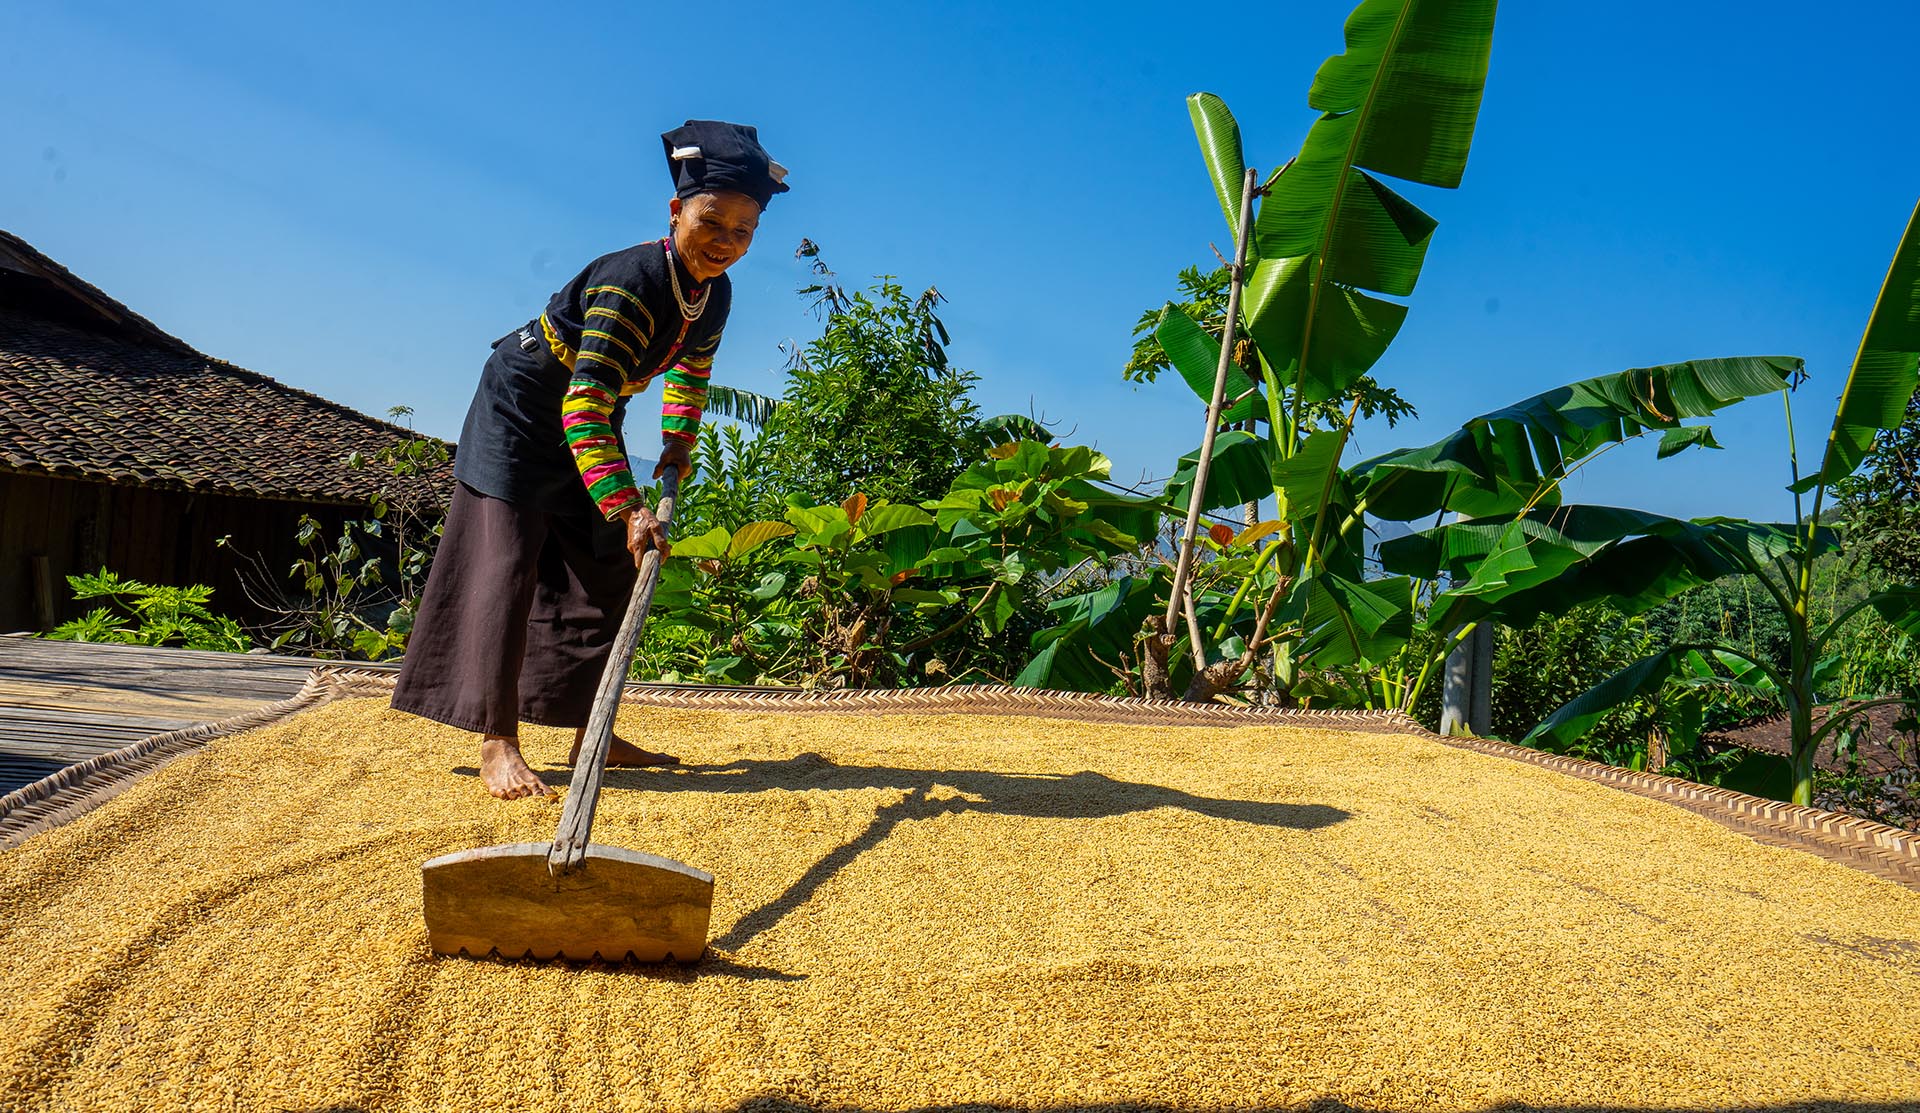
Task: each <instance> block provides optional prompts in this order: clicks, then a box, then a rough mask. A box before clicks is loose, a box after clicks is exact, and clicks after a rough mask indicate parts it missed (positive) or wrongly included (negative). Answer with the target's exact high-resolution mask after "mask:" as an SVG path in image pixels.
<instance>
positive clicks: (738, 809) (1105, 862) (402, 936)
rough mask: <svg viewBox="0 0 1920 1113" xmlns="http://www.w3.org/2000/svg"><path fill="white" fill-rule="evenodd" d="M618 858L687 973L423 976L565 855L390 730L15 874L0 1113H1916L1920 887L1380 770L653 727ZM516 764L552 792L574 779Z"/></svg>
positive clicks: (1030, 736) (1427, 775)
mask: <svg viewBox="0 0 1920 1113" xmlns="http://www.w3.org/2000/svg"><path fill="white" fill-rule="evenodd" d="M621 732H622V734H623V735H624V736H626V737H628V738H632V739H635V740H637V741H642V742H644V743H647V744H650V745H660V744H664V745H667V746H669V747H671V748H673V749H676V750H677V751H678V752H679V753H680V754H681V756H682V757H683V758H684V759H685V760H686V761H687V762H688V765H687V767H685V768H682V769H678V770H672V771H653V770H631V771H626V770H614V771H611V772H610V773H609V775H608V784H607V789H606V791H605V794H604V796H603V799H602V803H601V806H600V812H599V820H598V823H597V826H596V828H595V831H594V834H595V837H596V841H600V842H606V843H611V844H614V845H618V846H625V847H630V848H635V849H643V850H649V851H653V852H656V853H660V854H665V855H667V856H669V857H673V858H677V859H680V860H682V861H685V862H689V863H692V864H694V865H697V866H700V867H702V868H705V869H708V870H710V871H712V872H713V873H714V874H715V875H717V878H718V881H717V896H716V903H715V906H714V916H713V930H714V942H713V946H712V949H711V951H710V952H709V957H708V959H707V961H705V962H704V963H702V964H701V965H699V966H697V967H692V968H678V967H673V968H658V967H655V968H620V967H610V966H606V965H602V964H592V965H584V966H582V965H574V966H541V965H536V964H531V963H502V962H497V961H494V962H479V961H471V960H465V959H443V958H435V957H432V956H430V955H429V954H428V952H427V948H426V942H425V931H424V928H423V927H422V924H421V919H420V907H419V899H420V882H419V872H418V871H419V866H420V863H421V862H423V861H424V860H426V859H427V858H430V857H433V856H435V855H438V854H442V853H445V852H447V851H451V850H458V849H462V848H465V847H472V846H480V845H485V844H491V843H502V842H513V841H519V840H529V841H532V840H538V839H541V838H545V837H550V836H551V832H552V829H553V824H554V822H555V820H556V819H557V818H558V814H559V806H558V805H557V804H555V803H549V802H544V801H515V802H512V803H499V802H495V801H493V800H491V799H489V798H487V797H486V796H485V795H484V792H483V790H482V789H481V787H480V785H479V783H478V781H477V779H476V778H475V776H474V775H473V773H474V771H473V769H472V766H473V764H474V757H475V755H474V752H473V751H474V745H473V740H472V736H470V735H467V734H463V733H461V732H458V731H454V730H451V729H444V728H440V727H437V726H434V725H432V724H429V723H425V722H423V721H420V720H417V719H411V718H407V717H405V716H401V715H397V714H395V713H393V712H391V711H388V710H386V709H385V707H384V706H383V705H382V704H381V703H380V702H378V701H371V700H356V701H349V702H344V703H337V704H333V705H330V706H327V707H324V708H321V709H319V710H316V711H313V712H309V713H306V714H303V715H300V716H297V717H295V718H293V719H291V720H289V721H287V722H285V723H283V724H280V725H278V726H276V727H273V728H269V729H266V730H261V731H258V732H255V733H251V734H246V735H238V736H235V737H232V738H228V739H224V740H221V741H219V742H216V743H214V744H213V745H212V746H211V747H210V748H209V749H208V750H206V751H205V752H203V753H199V754H196V755H194V756H192V757H189V758H186V759H183V760H181V761H178V762H176V763H174V764H172V765H170V766H168V767H167V768H166V769H164V770H163V771H162V772H160V773H159V774H157V775H155V776H153V777H150V778H148V779H147V780H146V781H144V782H142V783H141V784H140V785H139V786H137V787H135V788H134V789H133V790H131V791H129V792H128V793H127V794H125V795H123V796H121V797H119V798H118V799H116V800H114V801H112V802H111V803H109V804H107V805H106V806H105V807H104V808H102V809H101V810H99V811H97V812H94V813H93V814H91V815H89V816H87V817H86V818H84V819H82V820H80V821H79V822H77V823H75V824H73V825H70V826H68V827H66V828H62V829H60V830H57V831H54V832H51V833H48V834H45V835H42V836H39V837H37V838H35V839H34V840H32V841H31V842H29V843H28V844H27V845H26V846H24V847H23V848H21V849H19V850H17V851H13V852H10V853H6V854H4V855H0V976H3V981H4V989H5V993H4V994H3V995H0V1109H7V1110H11V1109H16V1108H18V1109H69V1108H70V1109H87V1110H96V1109H98V1110H175V1109H221V1110H226V1109H244V1110H252V1109H297V1110H348V1109H351V1110H449V1111H452V1110H463V1111H464V1110H480V1109H501V1110H508V1109H511V1110H614V1109H661V1110H713V1111H728V1110H739V1109H742V1108H753V1109H761V1108H764V1109H773V1110H796V1109H814V1108H828V1109H835V1110H907V1109H922V1108H925V1107H930V1106H933V1107H950V1106H965V1107H968V1108H986V1109H995V1110H1004V1109H1029V1108H1048V1109H1071V1110H1077V1111H1085V1110H1090V1109H1097V1108H1109V1107H1113V1106H1131V1105H1135V1104H1138V1105H1144V1106H1150V1107H1153V1108H1155V1109H1161V1110H1197V1109H1208V1110H1213V1109H1253V1108H1262V1109H1272V1108H1276V1107H1289V1106H1293V1105H1300V1104H1310V1103H1314V1102H1316V1101H1318V1102H1322V1103H1326V1104H1332V1103H1335V1102H1340V1103H1346V1104H1347V1105H1348V1106H1351V1107H1357V1108H1360V1109H1367V1110H1375V1109H1407V1110H1414V1109H1419V1110H1427V1109H1482V1108H1486V1107H1489V1106H1496V1105H1502V1104H1503V1103H1505V1104H1510V1105H1515V1106H1526V1105H1553V1106H1560V1107H1565V1106H1586V1107H1592V1106H1605V1107H1608V1108H1619V1107H1621V1106H1622V1105H1626V1106H1635V1105H1641V1104H1645V1105H1648V1106H1652V1107H1666V1108H1675V1107H1690V1108H1700V1107H1703V1106H1708V1107H1728V1106H1757V1105H1763V1104H1771V1103H1777V1102H1782V1101H1813V1100H1826V1099H1833V1100H1838V1099H1851V1100H1853V1101H1863V1102H1864V1101H1879V1102H1889V1103H1896V1104H1897V1103H1900V1102H1902V1101H1914V1100H1917V1099H1920V893H1915V892H1912V891H1909V890H1906V889H1903V888H1900V887H1898V886H1895V885H1893V884H1890V883H1888V882H1885V881H1880V880H1876V879H1874V878H1872V877H1869V876H1866V875H1864V874H1860V873H1857V872H1853V871H1850V870H1848V869H1845V868H1843V867H1840V866H1837V865H1833V864H1830V863H1828V862H1825V861H1822V860H1820V859H1817V858H1815V857H1813V856H1811V855H1808V854H1805V853H1800V852H1796V851H1789V850H1782V849H1776V848H1770V847H1765V846H1761V845H1758V844H1756V843H1753V842H1751V841H1749V840H1747V839H1745V838H1742V837H1740V836H1738V835H1736V834H1733V833H1731V832H1729V831H1727V830H1725V829H1723V828H1721V827H1718V826H1716V825H1714V824H1712V823H1710V822H1708V821H1707V820H1705V819H1701V818H1698V817H1696V816H1693V815H1691V814H1688V813H1686V812H1683V811H1680V810H1678V809H1675V808H1672V807H1669V806H1667V805H1663V804H1660V803H1657V802H1654V801H1650V800H1645V799H1641V798H1638V797H1634V796H1630V795H1626V794H1624V793H1620V792H1618V791H1615V790H1611V789H1607V788H1604V787H1600V786H1597V785H1593V784H1588V783H1584V782H1580V781H1576V780H1572V779H1569V778H1566V777H1563V776H1559V775H1556V774H1554V773H1551V772H1547V771H1544V770H1540V769H1536V768H1532V767H1528V766H1525V765H1521V764H1517V763H1511V762H1505V761H1501V760H1499V759H1496V758H1490V757H1485V756H1481V755H1477V754H1473V753H1469V752H1465V751H1461V750H1457V749H1452V748H1449V747H1446V746H1443V745H1441V744H1439V743H1437V742H1435V741H1432V740H1429V739H1424V738H1414V737H1406V736H1399V735H1374V734H1359V733H1342V732H1332V731H1308V730H1291V729H1277V728H1244V729H1234V730H1221V729H1210V728H1161V727H1155V728H1140V727H1128V726H1090V725H1080V724H1074V723H1066V722H1060V721H1053V720H1041V719H1019V718H993V717H969V716H924V717H908V716H874V717H859V716H848V715H824V714H780V713H768V714H735V713H713V712H705V713H696V712H674V711H662V710H638V709H628V710H627V711H626V712H625V713H624V714H623V716H622V718H621ZM567 741H568V739H567V737H566V736H564V735H563V734H562V733H561V732H559V731H532V732H530V733H529V735H528V738H527V743H528V752H529V757H530V760H532V761H533V762H534V764H535V766H536V768H540V769H542V770H543V772H545V773H547V774H550V780H553V781H555V782H556V783H557V782H560V781H562V780H563V779H564V776H565V772H564V770H562V769H560V768H559V767H557V766H554V765H551V764H550V763H552V762H554V761H557V760H558V759H560V758H562V757H563V756H564V755H565V751H566V744H567Z"/></svg>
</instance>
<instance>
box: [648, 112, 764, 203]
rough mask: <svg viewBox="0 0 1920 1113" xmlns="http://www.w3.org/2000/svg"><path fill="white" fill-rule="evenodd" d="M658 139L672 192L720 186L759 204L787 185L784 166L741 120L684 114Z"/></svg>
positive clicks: (686, 194) (702, 190)
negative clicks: (681, 120) (684, 117)
mask: <svg viewBox="0 0 1920 1113" xmlns="http://www.w3.org/2000/svg"><path fill="white" fill-rule="evenodd" d="M660 142H661V143H662V144H664V145H665V146H666V150H667V166H668V168H669V169H671V170H672V171H673V190H674V195H675V196H677V197H680V198H683V199H684V198H687V197H691V196H693V195H694V194H696V193H705V192H707V191H709V190H715V189H726V190H732V191H733V192H735V193H744V194H746V195H747V196H748V197H751V198H753V199H754V201H755V202H757V203H758V204H759V206H760V207H761V208H763V209H764V208H766V207H767V202H768V201H770V200H772V198H773V195H774V194H776V193H785V192H786V191H787V185H786V177H787V168H786V167H784V166H782V165H780V164H779V163H777V162H775V161H773V160H772V159H770V158H768V157H767V151H766V148H764V147H762V146H761V145H760V133H759V132H757V131H755V130H754V129H753V128H752V127H749V126H747V125H746V124H729V123H725V122H723V121H720V120H688V121H687V122H686V125H685V126H684V127H677V128H674V129H673V130H672V131H669V132H666V133H664V134H662V135H661V136H660Z"/></svg>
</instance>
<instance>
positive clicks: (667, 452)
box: [653, 437, 693, 483]
mask: <svg viewBox="0 0 1920 1113" xmlns="http://www.w3.org/2000/svg"><path fill="white" fill-rule="evenodd" d="M669 466H672V467H675V468H678V469H680V482H682V483H685V482H686V481H687V477H688V476H690V475H692V474H693V452H692V450H691V449H689V448H688V447H687V442H686V441H683V440H681V439H679V438H678V437H662V438H661V439H660V462H659V463H658V464H655V465H654V466H653V477H654V478H655V479H658V478H660V477H661V476H663V475H665V474H667V468H668V467H669Z"/></svg>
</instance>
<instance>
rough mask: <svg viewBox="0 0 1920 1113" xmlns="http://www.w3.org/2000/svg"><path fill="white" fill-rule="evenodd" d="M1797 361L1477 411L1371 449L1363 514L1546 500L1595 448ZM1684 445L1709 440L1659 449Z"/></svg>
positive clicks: (1750, 363) (1684, 370)
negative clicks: (1417, 436)
mask: <svg viewBox="0 0 1920 1113" xmlns="http://www.w3.org/2000/svg"><path fill="white" fill-rule="evenodd" d="M1803 366H1804V362H1803V361H1802V360H1800V359H1797V358H1794V357H1791V356H1735V357H1732V358H1729V359H1696V360H1689V361H1687V362H1685V363H1670V364H1666V365H1664V366H1660V367H1640V368H1634V369H1632V370H1628V371H1618V372H1615V373H1613V374H1611V375H1601V376H1598V377H1596V378H1592V379H1585V380H1583V381H1581V382H1577V383H1573V384H1570V385H1568V386H1563V387H1557V388H1555V389H1553V390H1550V391H1547V392H1545V393H1543V394H1536V395H1534V396H1533V397H1531V398H1527V399H1524V400H1522V401H1519V402H1516V403H1514V404H1513V405H1511V406H1507V407H1504V408H1502V409H1498V410H1494V411H1493V412H1491V413H1485V414H1481V415H1480V416H1479V417H1475V418H1473V419H1471V420H1469V421H1467V422H1466V423H1465V424H1464V425H1462V426H1461V427H1460V429H1459V430H1458V431H1457V432H1454V433H1452V434H1451V435H1449V436H1447V437H1446V438H1445V439H1443V440H1440V441H1436V442H1435V443H1433V444H1430V445H1427V446H1426V447H1425V448H1404V449H1399V450H1397V451H1394V452H1389V453H1387V454H1386V455H1384V456H1377V457H1375V458H1373V459H1371V460H1367V461H1364V462H1362V463H1360V464H1357V465H1355V466H1354V468H1353V469H1352V473H1351V474H1352V475H1353V476H1354V478H1355V481H1356V484H1357V486H1358V491H1357V494H1358V495H1359V496H1360V497H1362V498H1364V499H1365V500H1366V505H1367V511H1368V513H1371V514H1372V515H1374V516H1375V517H1377V518H1386V519H1391V520H1394V521H1410V520H1413V519H1415V518H1424V517H1426V516H1428V515H1430V514H1435V513H1438V512H1439V511H1441V510H1451V511H1455V512H1457V513H1461V514H1466V515H1468V516H1469V517H1475V518H1479V517H1488V516H1493V515H1502V514H1504V515H1508V516H1511V515H1513V514H1516V513H1518V512H1519V511H1520V510H1521V509H1522V508H1524V507H1526V506H1529V505H1536V506H1555V505H1558V503H1559V502H1560V492H1559V479H1560V477H1562V476H1564V475H1565V474H1566V473H1567V472H1568V471H1570V470H1571V469H1572V468H1573V466H1574V465H1575V464H1577V463H1579V462H1580V461H1581V460H1583V459H1585V458H1586V457H1588V456H1590V455H1592V454H1593V453H1594V452H1596V451H1598V450H1599V449H1601V448H1603V447H1605V446H1607V445H1609V444H1616V443H1619V442H1620V441H1624V440H1626V439H1627V438H1629V437H1633V436H1637V435H1639V434H1640V433H1643V432H1645V431H1647V430H1649V429H1666V430H1674V429H1680V428H1686V427H1683V426H1681V424H1680V423H1681V421H1682V420H1683V419H1687V418H1697V417H1705V416H1707V415H1709V414H1712V413H1715V412H1716V411H1718V410H1720V409H1722V408H1724V407H1726V406H1729V405H1732V404H1733V403H1735V402H1738V401H1740V400H1741V399H1743V398H1750V397H1752V396H1754V395H1757V394H1766V393H1771V392H1773V391H1778V390H1784V389H1785V388H1786V386H1787V384H1788V383H1789V382H1791V381H1792V380H1794V379H1795V378H1796V377H1797V376H1798V375H1799V374H1800V371H1801V368H1802V367H1803ZM1693 428H1698V427H1693ZM1687 443H1700V444H1702V445H1707V444H1710V443H1711V442H1710V441H1708V440H1707V439H1705V438H1704V437H1702V436H1701V435H1700V434H1695V433H1689V434H1687V435H1685V436H1683V437H1682V438H1676V439H1675V441H1674V442H1673V443H1672V444H1667V445H1663V448H1667V449H1670V450H1677V448H1675V446H1676V445H1677V446H1679V447H1684V446H1685V444H1687ZM1669 454H1671V451H1669Z"/></svg>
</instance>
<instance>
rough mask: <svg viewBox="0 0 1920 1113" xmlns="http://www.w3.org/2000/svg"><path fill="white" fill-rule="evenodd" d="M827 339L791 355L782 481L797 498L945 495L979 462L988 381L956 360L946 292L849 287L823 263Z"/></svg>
mask: <svg viewBox="0 0 1920 1113" xmlns="http://www.w3.org/2000/svg"><path fill="white" fill-rule="evenodd" d="M801 254H802V255H803V256H804V257H810V258H813V259H814V268H815V273H816V274H817V275H818V276H819V278H820V281H819V282H818V283H816V284H815V285H813V286H810V287H807V288H806V289H805V290H803V291H802V293H803V294H809V295H814V296H816V297H817V301H816V303H815V304H816V308H817V309H818V310H820V311H821V312H822V313H823V317H824V328H823V329H822V331H821V334H820V336H819V337H818V338H817V339H814V340H812V341H810V342H808V343H807V344H806V345H805V346H803V347H800V348H798V349H796V350H794V351H793V353H792V356H791V359H790V361H789V364H788V368H787V371H788V382H787V388H786V391H785V392H784V393H783V394H782V396H781V399H780V403H779V405H778V406H776V407H775V408H774V411H773V413H772V415H771V416H770V417H769V419H768V421H767V425H766V428H765V433H764V435H765V436H767V437H768V438H770V440H771V442H772V445H773V451H772V454H771V458H770V460H769V466H770V469H771V472H772V476H773V480H774V483H775V484H776V485H777V486H778V488H779V489H780V490H782V491H784V492H786V493H788V494H794V495H802V496H805V497H806V498H808V499H811V500H813V501H815V502H828V501H833V502H837V501H838V500H840V499H843V498H846V497H847V496H848V495H850V494H851V493H853V492H855V491H859V492H862V493H865V494H866V495H868V497H870V498H876V499H879V498H884V499H887V500H890V501H894V502H902V501H904V502H918V501H920V500H922V499H929V498H936V497H938V496H939V495H940V493H941V492H943V491H945V490H946V488H947V484H948V483H950V482H952V481H953V477H954V476H956V475H959V474H960V471H961V469H963V468H965V467H966V465H967V462H968V461H969V460H970V459H971V458H972V455H973V451H972V450H973V448H974V446H975V444H976V443H977V435H976V430H977V427H978V425H979V420H978V413H979V410H978V408H977V407H976V406H975V405H974V403H973V402H972V400H971V399H970V398H969V397H968V394H969V392H970V391H971V390H972V388H973V384H974V383H975V382H977V381H978V380H979V376H977V375H975V374H974V373H973V372H971V371H965V370H961V369H959V368H956V367H953V366H952V365H951V364H950V363H949V362H948V359H947V351H946V345H947V343H948V340H949V338H948V335H947V329H946V326H945V325H944V324H942V323H941V321H940V317H939V313H938V309H939V306H940V303H941V302H942V301H944V300H945V299H944V298H942V297H941V295H940V292H939V291H938V290H936V289H934V288H932V287H928V288H927V290H925V291H924V292H923V293H921V294H919V295H917V296H913V295H909V294H908V293H907V292H906V288H905V287H904V286H902V285H901V284H900V283H899V282H898V281H896V280H895V279H893V278H891V277H882V278H880V279H879V280H878V281H876V282H875V284H874V285H873V286H872V287H871V288H870V289H868V290H866V291H856V292H854V293H851V294H849V293H848V292H847V291H846V290H844V289H843V288H841V287H840V286H839V285H838V284H836V283H835V282H834V276H833V274H832V272H831V271H829V270H827V269H826V267H825V266H824V265H823V264H821V263H820V262H819V254H818V248H816V247H814V246H813V245H812V243H811V242H808V243H805V244H803V245H802V247H801Z"/></svg>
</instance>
